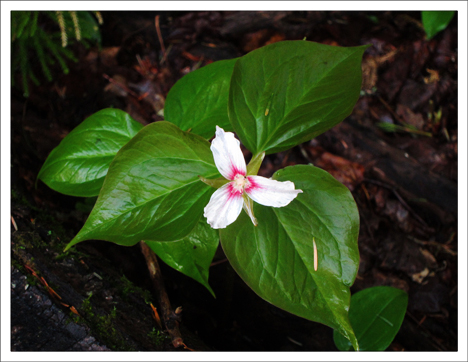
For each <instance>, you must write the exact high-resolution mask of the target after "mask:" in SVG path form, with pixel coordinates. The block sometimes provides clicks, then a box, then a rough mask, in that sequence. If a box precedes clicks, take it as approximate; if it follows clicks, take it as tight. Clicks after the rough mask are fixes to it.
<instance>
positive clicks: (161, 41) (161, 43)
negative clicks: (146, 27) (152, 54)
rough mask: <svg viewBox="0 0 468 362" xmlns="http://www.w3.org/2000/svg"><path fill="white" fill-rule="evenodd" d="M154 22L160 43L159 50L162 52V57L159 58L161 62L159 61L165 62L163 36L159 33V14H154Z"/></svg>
mask: <svg viewBox="0 0 468 362" xmlns="http://www.w3.org/2000/svg"><path fill="white" fill-rule="evenodd" d="M154 23H155V26H156V32H157V33H158V39H159V44H160V45H161V51H162V53H163V58H162V59H161V63H160V64H162V63H164V62H165V60H166V56H167V54H166V48H165V47H164V42H163V38H162V35H161V29H160V27H159V15H156V18H155V19H154Z"/></svg>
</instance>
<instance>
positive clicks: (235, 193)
mask: <svg viewBox="0 0 468 362" xmlns="http://www.w3.org/2000/svg"><path fill="white" fill-rule="evenodd" d="M227 189H228V191H229V196H228V201H230V200H231V199H232V198H234V197H242V194H243V193H244V191H242V190H238V189H236V188H235V187H234V184H233V182H230V183H229V186H228V188H227Z"/></svg>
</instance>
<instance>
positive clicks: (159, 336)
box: [148, 327, 168, 346]
mask: <svg viewBox="0 0 468 362" xmlns="http://www.w3.org/2000/svg"><path fill="white" fill-rule="evenodd" d="M148 337H149V338H151V340H152V341H153V343H154V344H155V345H156V346H159V345H161V344H162V343H163V342H164V340H165V339H166V338H168V337H167V336H166V335H165V334H164V333H163V332H161V331H160V330H158V329H156V328H154V327H153V330H152V331H151V332H149V333H148Z"/></svg>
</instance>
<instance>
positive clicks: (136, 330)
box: [11, 191, 208, 351]
mask: <svg viewBox="0 0 468 362" xmlns="http://www.w3.org/2000/svg"><path fill="white" fill-rule="evenodd" d="M15 193H16V194H19V193H20V192H19V191H15ZM20 199H21V197H20ZM12 217H13V218H14V220H15V224H16V227H14V226H13V224H12V226H11V233H12V240H11V245H12V247H11V250H12V255H11V256H12V267H11V331H12V332H11V350H14V351H83V350H93V351H105V350H107V351H110V350H112V351H174V350H175V347H174V346H175V345H176V344H177V343H172V342H171V339H170V338H169V336H167V334H166V332H163V331H162V330H160V328H159V327H158V325H157V324H156V323H155V322H154V320H153V317H152V315H153V312H152V309H151V306H150V301H151V294H150V293H149V292H148V291H147V290H144V289H142V288H140V287H138V286H136V285H135V284H133V283H132V282H130V281H129V280H128V279H126V278H125V276H124V275H123V274H122V269H121V267H122V263H121V262H120V263H118V264H117V265H115V264H113V262H112V259H108V258H107V254H106V253H112V254H114V257H117V258H119V261H120V260H124V259H121V258H126V259H128V261H127V262H128V263H130V265H136V264H138V263H135V261H134V260H133V258H134V257H135V256H137V257H138V258H139V259H142V257H141V254H140V252H139V250H138V247H136V248H135V250H134V249H132V250H129V249H128V248H124V247H119V246H115V245H113V244H112V243H106V244H105V245H104V246H105V248H104V249H103V248H102V246H103V245H102V244H101V247H99V242H96V241H91V242H85V243H83V244H81V245H77V246H76V247H73V248H72V249H71V250H70V251H69V252H67V253H63V248H64V246H65V245H66V244H65V243H66V240H70V239H71V235H69V234H68V232H66V231H64V232H66V233H67V234H66V235H65V234H62V235H60V237H59V236H58V234H57V232H58V230H59V229H60V228H61V225H60V224H58V223H57V222H55V221H54V220H53V218H52V217H51V216H50V215H47V212H46V211H45V210H41V211H40V212H39V210H34V209H33V208H31V207H30V206H28V205H24V204H22V201H19V202H18V201H17V199H16V198H14V199H13V200H12ZM45 219H46V220H47V222H45V221H44V220H45ZM102 250H104V253H103V252H102ZM120 253H123V255H122V256H119V254H120ZM157 290H159V289H157ZM166 300H167V303H168V299H167V295H166ZM167 303H166V308H167V305H168V306H169V308H170V305H169V304H167ZM163 310H164V309H163ZM176 315H177V314H176ZM165 323H166V326H168V327H167V328H168V331H169V330H170V331H173V330H174V327H173V325H174V324H178V322H177V321H176V320H174V321H168V320H167V319H165ZM171 323H172V324H171ZM182 330H183V333H184V336H185V337H186V339H187V340H188V341H189V344H190V346H194V347H195V348H196V349H197V350H207V349H208V347H207V346H205V345H204V344H203V343H202V342H201V341H200V340H199V339H198V338H197V337H196V336H195V335H193V334H192V333H191V332H190V331H188V330H187V329H184V328H183V329H182ZM179 334H180V332H179ZM175 341H176V342H177V341H178V340H177V339H175ZM180 343H182V339H181V338H180ZM180 345H181V346H183V347H184V348H185V344H180ZM179 350H180V349H179Z"/></svg>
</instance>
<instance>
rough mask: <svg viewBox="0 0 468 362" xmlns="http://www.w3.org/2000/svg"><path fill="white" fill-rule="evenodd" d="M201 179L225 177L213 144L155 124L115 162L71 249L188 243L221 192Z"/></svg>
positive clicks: (161, 123)
mask: <svg viewBox="0 0 468 362" xmlns="http://www.w3.org/2000/svg"><path fill="white" fill-rule="evenodd" d="M198 175H202V176H204V177H208V178H213V177H217V176H218V177H219V176H220V175H219V173H218V170H217V169H216V166H215V165H214V161H213V155H212V153H211V151H210V144H209V143H208V142H207V141H206V140H204V139H203V138H201V137H200V136H197V135H194V134H190V133H187V132H183V131H181V130H180V129H179V128H178V127H177V126H175V125H173V124H172V123H169V122H164V121H163V122H155V123H151V124H149V125H148V126H146V127H145V128H143V129H142V130H141V131H140V132H138V134H137V135H136V136H135V137H133V138H132V140H131V141H130V142H129V143H127V144H126V145H125V146H124V147H122V149H121V150H120V151H119V152H118V153H117V155H116V156H115V158H114V160H113V161H112V163H111V165H110V167H109V172H108V174H107V176H106V179H105V181H104V185H103V186H102V189H101V192H100V193H99V197H98V199H97V202H96V205H95V206H94V209H93V211H92V212H91V214H90V215H89V218H88V219H87V220H86V223H85V225H84V226H83V228H82V229H81V230H80V232H79V233H78V235H77V236H75V238H74V239H73V240H72V241H71V242H70V243H69V244H68V245H67V249H68V248H70V247H71V246H72V245H74V244H76V243H79V242H80V241H83V240H89V239H99V240H107V241H112V242H114V243H116V244H120V245H128V246H130V245H134V244H136V243H137V242H138V241H140V240H155V241H173V240H180V239H182V238H184V237H185V236H186V235H188V234H189V233H190V232H191V231H192V230H193V228H194V227H195V225H196V224H197V222H198V220H199V219H200V217H201V215H202V213H203V208H204V207H205V206H206V205H207V204H208V201H209V199H210V196H211V194H212V193H213V192H214V191H215V190H214V189H213V188H211V187H210V186H208V185H205V184H204V183H203V182H201V181H200V180H199V178H198Z"/></svg>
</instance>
